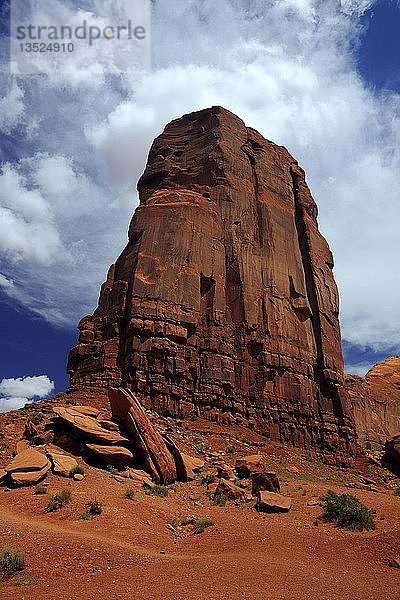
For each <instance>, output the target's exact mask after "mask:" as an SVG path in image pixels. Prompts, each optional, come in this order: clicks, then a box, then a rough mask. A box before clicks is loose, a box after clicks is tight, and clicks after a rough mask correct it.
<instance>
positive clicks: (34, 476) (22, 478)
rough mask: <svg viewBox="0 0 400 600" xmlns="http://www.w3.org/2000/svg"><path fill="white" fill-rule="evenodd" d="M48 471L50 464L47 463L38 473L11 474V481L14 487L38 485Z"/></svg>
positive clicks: (21, 472)
mask: <svg viewBox="0 0 400 600" xmlns="http://www.w3.org/2000/svg"><path fill="white" fill-rule="evenodd" d="M49 469H50V463H49V462H47V465H46V466H44V467H43V469H40V470H39V471H16V472H14V473H11V480H12V482H13V483H14V485H17V486H23V485H35V484H36V483H39V481H41V480H42V479H44V477H46V475H47V472H48V471H49Z"/></svg>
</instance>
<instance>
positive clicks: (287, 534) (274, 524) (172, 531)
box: [0, 399, 400, 600]
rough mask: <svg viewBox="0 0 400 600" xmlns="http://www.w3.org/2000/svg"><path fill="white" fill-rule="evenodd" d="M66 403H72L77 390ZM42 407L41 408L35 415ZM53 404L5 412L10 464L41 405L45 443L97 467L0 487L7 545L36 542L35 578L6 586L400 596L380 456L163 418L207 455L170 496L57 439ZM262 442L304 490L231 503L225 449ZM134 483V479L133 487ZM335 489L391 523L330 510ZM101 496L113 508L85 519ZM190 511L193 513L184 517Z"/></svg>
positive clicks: (68, 593)
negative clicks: (341, 524) (347, 456)
mask: <svg viewBox="0 0 400 600" xmlns="http://www.w3.org/2000/svg"><path fill="white" fill-rule="evenodd" d="M92 403H93V402H92ZM57 404H58V405H61V406H63V405H65V402H64V399H57ZM98 408H104V407H98ZM37 413H41V418H40V417H37V416H33V414H35V415H37ZM104 416H105V417H109V415H108V414H106V412H105V414H104ZM53 417H54V414H53V412H52V403H51V402H47V403H41V404H40V405H36V406H35V407H33V408H29V409H28V410H25V411H24V410H22V411H15V412H13V413H7V414H4V415H0V427H1V436H2V437H1V439H0V448H1V450H0V469H1V468H3V467H4V466H6V465H7V464H9V463H10V462H11V460H12V457H13V453H14V451H15V449H16V444H17V442H18V441H19V440H21V439H22V437H23V435H24V430H25V426H26V423H27V422H28V421H30V420H31V419H32V418H33V420H34V421H38V420H40V423H38V424H36V425H35V428H36V430H37V436H38V437H37V438H36V441H37V442H43V443H42V444H41V445H39V446H38V450H39V451H42V452H44V451H45V450H46V448H47V449H49V448H50V449H53V450H54V449H56V450H58V451H59V452H62V453H66V454H73V455H74V457H75V459H76V460H77V462H78V463H79V464H81V465H83V466H84V470H85V476H84V478H83V479H82V480H81V481H75V480H73V479H71V478H66V477H60V476H58V475H55V474H54V473H53V472H51V471H48V473H47V476H46V478H45V479H44V480H43V482H42V486H43V487H45V489H46V494H41V495H37V494H35V493H34V491H35V486H29V487H16V488H12V489H10V488H8V487H7V486H5V485H3V486H2V487H0V522H1V523H0V531H1V534H0V536H1V543H0V547H3V546H4V545H9V546H11V547H12V548H19V549H21V550H23V551H24V552H25V554H26V567H25V570H24V572H23V577H22V576H21V575H17V576H15V577H14V578H11V579H8V580H3V581H2V589H1V595H2V598H4V599H9V598H10V599H11V598H12V599H25V600H27V599H35V600H42V599H46V600H53V599H54V600H56V599H57V600H67V599H68V600H69V599H71V598H83V599H85V600H89V599H96V600H103V599H104V600H106V599H107V600H113V599H115V600H116V599H125V598H126V599H128V598H129V599H132V598H135V599H138V600H140V599H146V600H150V599H156V598H157V599H158V598H165V599H166V600H181V599H182V600H184V599H185V600H186V599H188V598H190V599H194V600H203V599H204V600H205V599H207V600H222V599H225V598H226V599H229V600H236V599H249V600H250V599H251V600H257V599H259V598H260V599H261V598H263V599H264V598H265V597H268V598H269V599H272V600H275V599H285V600H291V599H295V598H296V599H298V598H309V599H310V600H313V599H314V598H315V599H317V598H318V599H319V600H321V599H328V598H329V600H334V599H349V600H350V599H351V600H355V599H360V600H361V599H363V600H365V599H371V600H381V599H383V598H384V599H386V600H394V599H396V600H397V599H398V598H399V589H400V569H396V568H393V567H391V566H390V564H389V563H390V561H393V560H395V559H398V558H399V556H400V547H399V542H400V535H399V534H400V510H399V509H400V497H399V496H396V495H395V493H394V492H395V490H396V488H397V486H398V485H399V484H400V481H399V479H396V478H395V477H394V476H393V475H392V474H391V473H390V472H388V471H386V470H384V469H382V468H381V467H379V466H378V465H377V464H374V463H373V462H370V461H368V460H367V459H366V458H362V457H360V458H359V459H358V462H357V465H356V467H355V468H354V469H351V470H349V469H346V470H340V469H336V468H332V467H327V466H325V465H322V464H321V463H318V462H316V461H312V460H310V459H309V458H307V456H306V455H305V454H303V453H301V452H299V451H295V450H292V449H288V448H287V447H285V446H282V445H280V444H277V443H272V442H269V441H268V440H265V439H264V438H262V437H260V436H258V435H257V434H255V433H252V432H251V431H249V430H247V429H241V428H239V427H234V426H232V427H221V426H219V425H216V424H214V423H210V422H208V421H203V420H201V419H198V420H196V421H176V420H170V419H165V418H158V419H157V423H156V424H157V426H158V427H159V428H160V429H161V430H163V431H165V432H167V433H168V435H169V436H170V437H171V438H173V440H174V441H175V443H176V444H177V446H178V447H179V448H180V449H181V450H182V451H183V452H185V453H187V454H189V455H191V456H193V457H197V458H199V459H201V460H203V461H204V462H205V465H204V467H203V469H202V470H201V472H199V473H197V474H196V477H195V479H194V480H193V481H190V482H187V483H175V484H173V485H171V486H168V488H167V489H168V495H167V496H166V497H163V496H157V495H154V494H150V493H149V490H148V489H147V490H146V489H145V488H144V487H143V486H142V485H138V482H137V481H134V480H132V479H128V478H125V477H121V476H120V475H119V474H117V473H116V471H113V472H111V471H110V470H107V468H106V465H105V464H104V465H102V464H101V463H100V462H99V463H98V462H96V461H89V462H90V464H88V462H87V460H88V459H87V455H86V454H85V453H83V455H82V454H80V453H79V452H78V451H77V450H76V449H74V452H73V453H72V452H68V451H67V450H66V445H65V443H64V444H63V447H57V446H56V445H55V440H54V439H52V431H51V427H49V424H51V422H52V418H53ZM153 420H154V419H153ZM58 441H59V440H58ZM64 441H65V440H64ZM253 454H261V455H262V456H263V457H264V461H265V465H266V468H267V470H268V471H274V472H275V473H276V474H277V476H278V478H279V481H280V485H281V493H282V494H283V495H284V496H285V497H290V498H291V499H292V508H291V509H290V511H289V512H287V513H284V514H283V513H280V514H265V513H260V512H257V511H256V510H255V508H254V504H255V501H254V499H253V498H252V497H251V489H250V487H247V488H246V487H243V489H244V493H245V498H244V500H240V501H239V500H237V501H235V500H230V501H228V502H227V503H226V504H225V505H224V506H217V505H215V504H214V502H213V497H212V488H213V486H214V487H215V483H214V484H213V483H211V484H210V485H209V488H211V489H207V487H206V486H205V485H202V479H203V478H204V476H205V475H215V476H216V475H217V466H218V464H220V463H221V462H224V463H226V464H227V465H228V466H230V467H234V466H235V463H236V460H237V459H238V458H240V457H244V456H247V455H253ZM203 483H204V480H203ZM236 483H239V482H238V481H237V480H236ZM246 484H247V485H249V482H246V480H244V481H242V482H241V483H240V485H242V486H246ZM128 488H133V490H134V493H133V497H132V498H130V499H128V498H126V497H125V494H126V490H127V489H128ZM63 489H66V490H69V491H70V492H71V502H70V503H68V504H67V505H65V506H64V507H63V508H61V509H60V510H58V511H55V512H46V507H47V505H48V503H49V498H50V497H51V495H52V494H54V493H56V492H58V491H60V490H63ZM328 489H332V490H334V491H336V492H338V493H342V492H346V493H349V492H351V493H354V494H355V495H356V496H357V497H358V498H359V499H360V500H361V501H362V502H363V503H364V504H365V505H367V506H368V507H370V508H373V509H375V511H376V523H377V528H376V529H375V530H374V531H369V532H363V533H359V532H351V531H348V530H343V529H338V528H335V527H333V526H332V525H330V524H326V523H323V522H321V521H320V520H318V517H319V516H320V515H321V512H322V511H321V506H320V505H319V498H320V496H321V495H322V494H324V493H325V492H326V490H328ZM92 500H95V501H97V502H99V503H100V505H101V507H102V512H101V514H99V515H98V516H95V517H93V518H90V519H88V520H83V519H82V518H81V517H82V513H83V512H85V510H87V507H86V504H87V503H88V502H89V501H92ZM184 517H187V521H188V522H189V521H190V523H188V524H187V525H182V524H179V523H182V521H183V522H185V520H184ZM203 517H208V518H209V519H210V520H211V521H212V522H213V524H212V525H210V526H208V527H207V528H206V529H205V530H204V531H203V532H202V533H199V534H195V533H193V531H192V530H193V525H192V522H193V519H196V518H203ZM20 583H26V584H27V585H23V586H21V585H18V584H20Z"/></svg>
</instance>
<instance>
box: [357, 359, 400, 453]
mask: <svg viewBox="0 0 400 600" xmlns="http://www.w3.org/2000/svg"><path fill="white" fill-rule="evenodd" d="M346 388H347V390H348V393H349V396H350V403H351V407H352V411H353V415H354V422H355V425H356V430H357V435H358V439H359V442H360V444H361V445H362V446H364V447H365V448H369V449H372V450H381V449H382V448H383V446H384V444H385V441H386V439H387V438H390V437H391V436H393V435H395V434H396V433H398V432H399V431H400V356H389V357H388V358H387V359H386V360H385V361H383V362H380V363H377V364H376V365H375V366H374V367H372V369H370V370H369V371H368V373H367V374H366V376H365V378H361V377H357V375H346Z"/></svg>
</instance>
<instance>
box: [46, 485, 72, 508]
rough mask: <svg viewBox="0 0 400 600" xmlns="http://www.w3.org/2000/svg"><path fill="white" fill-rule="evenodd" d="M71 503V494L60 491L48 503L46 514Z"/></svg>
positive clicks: (66, 491)
mask: <svg viewBox="0 0 400 600" xmlns="http://www.w3.org/2000/svg"><path fill="white" fill-rule="evenodd" d="M70 502H71V492H70V491H69V490H61V491H60V492H57V493H56V494H54V495H53V496H52V497H51V499H50V502H49V503H48V505H47V508H46V511H47V512H55V511H56V510H60V508H62V507H63V506H65V505H66V504H69V503H70Z"/></svg>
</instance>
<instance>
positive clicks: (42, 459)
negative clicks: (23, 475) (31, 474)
mask: <svg viewBox="0 0 400 600" xmlns="http://www.w3.org/2000/svg"><path fill="white" fill-rule="evenodd" d="M47 466H48V467H50V463H49V461H48V460H47V458H46V456H45V455H44V454H42V452H38V450H34V449H33V448H27V449H25V450H22V452H19V454H17V455H16V456H15V458H14V459H13V460H12V461H11V463H10V464H9V465H7V466H6V467H5V470H6V471H7V473H17V472H26V471H41V470H42V469H44V468H45V467H47Z"/></svg>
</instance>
